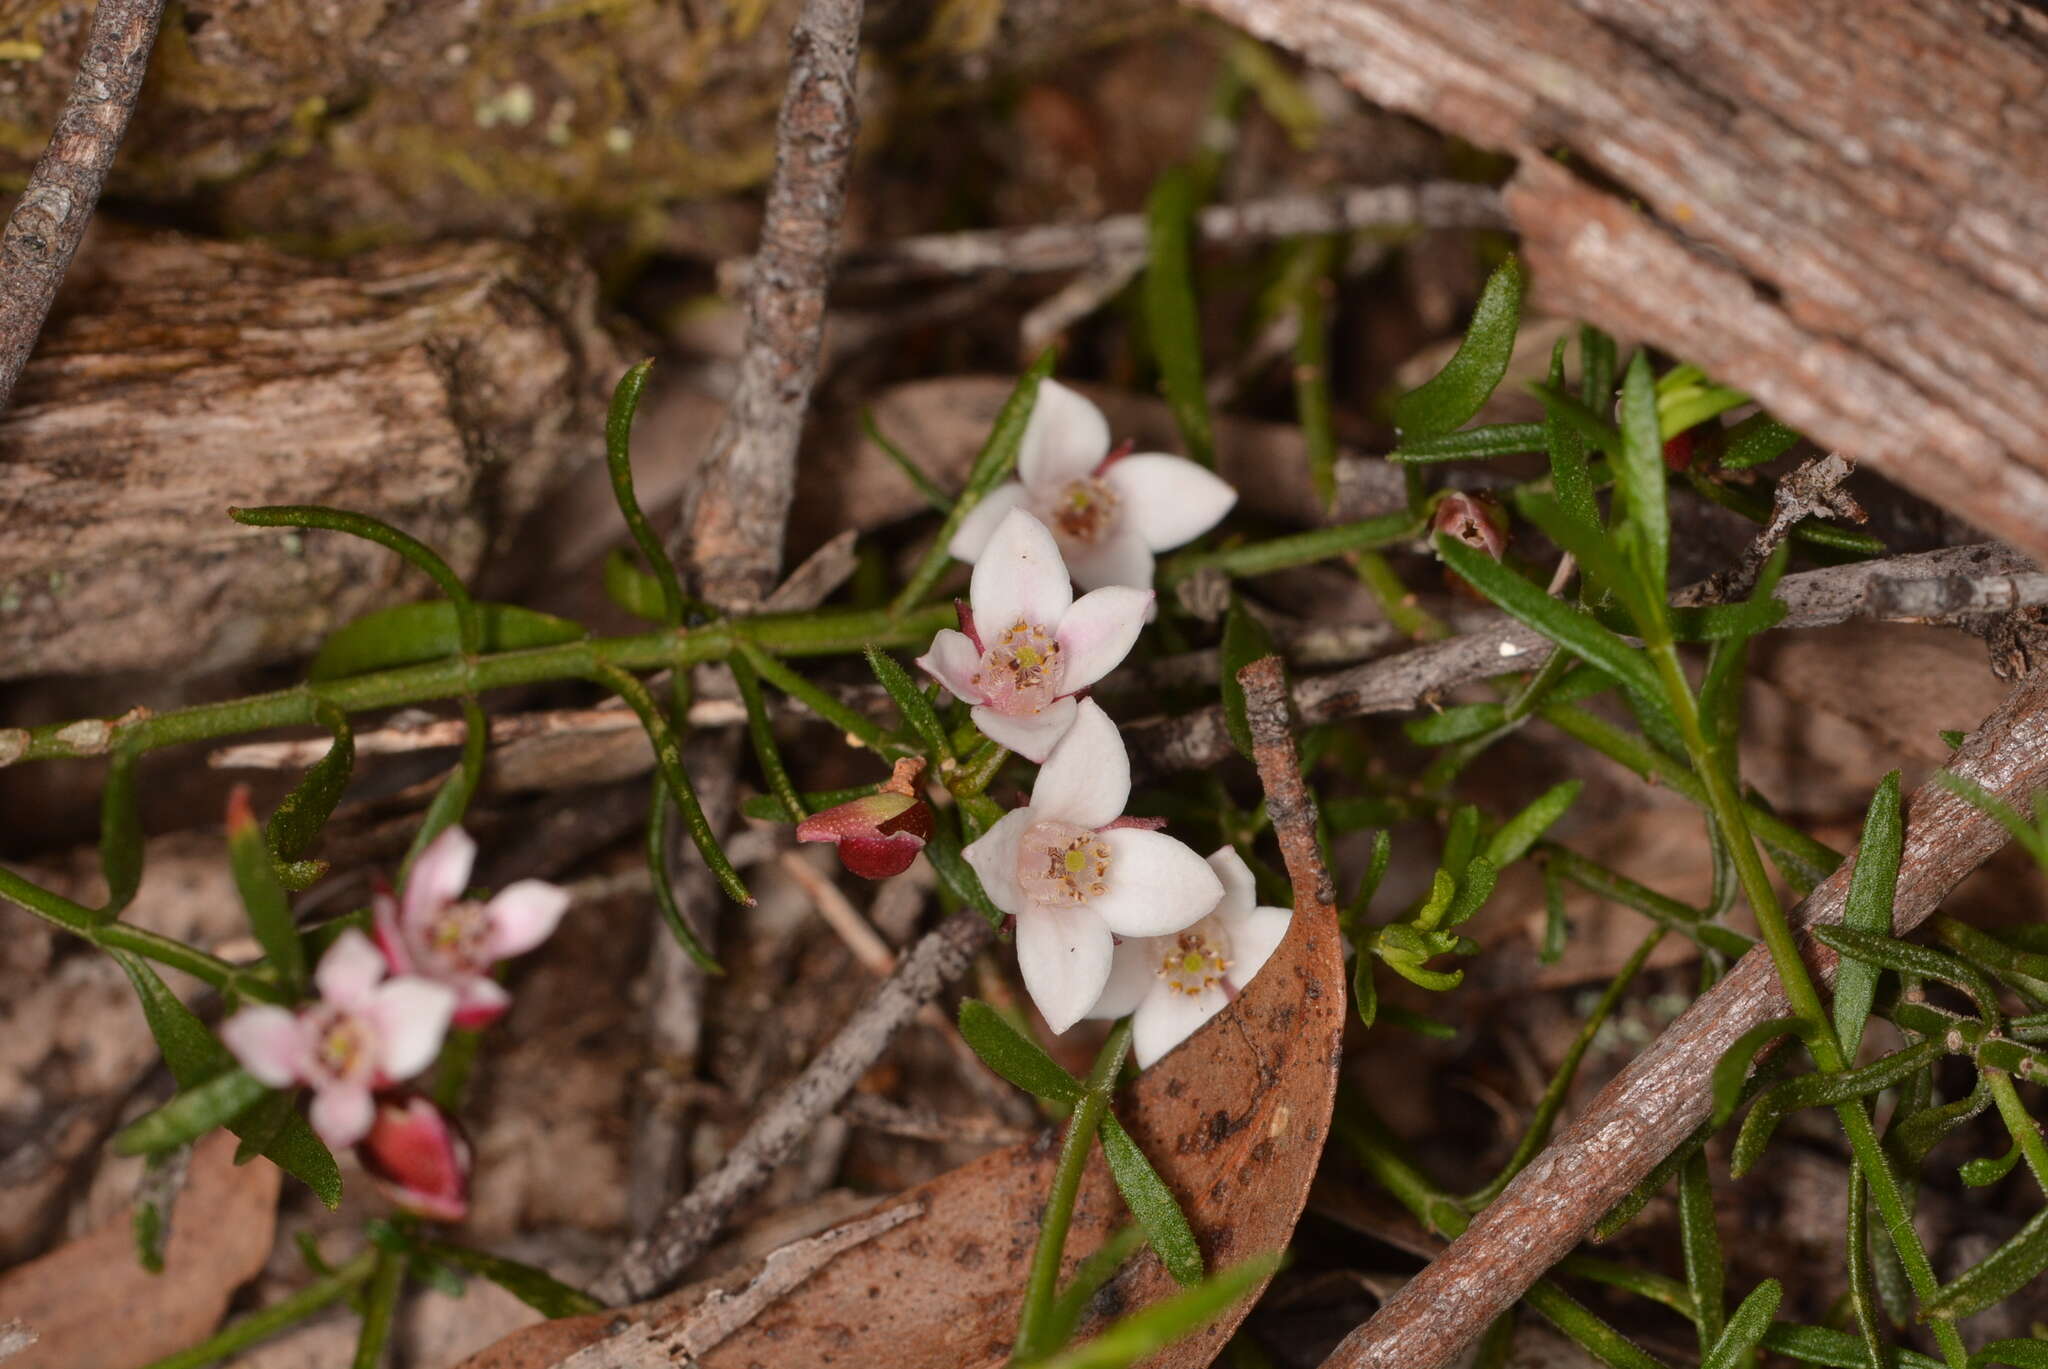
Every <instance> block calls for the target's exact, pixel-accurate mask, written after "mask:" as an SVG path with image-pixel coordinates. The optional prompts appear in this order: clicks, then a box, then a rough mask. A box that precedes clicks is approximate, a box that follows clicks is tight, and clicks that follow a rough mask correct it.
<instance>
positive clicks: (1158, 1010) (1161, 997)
mask: <svg viewBox="0 0 2048 1369" xmlns="http://www.w3.org/2000/svg"><path fill="white" fill-rule="evenodd" d="M1229 1002H1230V996H1229V995H1228V994H1226V993H1224V992H1223V990H1221V989H1204V990H1203V991H1202V992H1201V993H1196V994H1186V993H1155V994H1149V995H1147V996H1146V998H1145V1001H1144V1002H1143V1003H1140V1004H1139V1005H1138V1010H1137V1012H1136V1013H1134V1014H1132V1017H1131V1054H1133V1055H1135V1056H1136V1057H1137V1058H1138V1068H1139V1069H1141V1070H1142V1069H1150V1068H1151V1067H1152V1065H1153V1063H1154V1062H1155V1061H1157V1060H1158V1059H1159V1058H1160V1057H1161V1056H1163V1055H1165V1054H1166V1053H1167V1052H1168V1051H1170V1050H1172V1049H1173V1048H1174V1047H1175V1046H1178V1045H1179V1044H1180V1043H1181V1042H1183V1041H1185V1040H1187V1039H1188V1038H1189V1037H1190V1036H1193V1035H1194V1034H1195V1029H1196V1028H1197V1027H1200V1026H1201V1025H1202V1024H1203V1023H1204V1022H1207V1021H1208V1020H1209V1019H1210V1018H1212V1017H1214V1016H1215V1015H1216V1014H1217V1013H1219V1012H1222V1011H1223V1008H1224V1005H1225V1004H1227V1003H1229Z"/></svg>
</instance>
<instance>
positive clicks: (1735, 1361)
mask: <svg viewBox="0 0 2048 1369" xmlns="http://www.w3.org/2000/svg"><path fill="white" fill-rule="evenodd" d="M1784 1291H1785V1290H1784V1289H1783V1288H1781V1287H1780V1286H1779V1284H1778V1281H1777V1280H1776V1279H1765V1280H1764V1281H1763V1282H1762V1283H1760V1284H1758V1285H1757V1286H1756V1287H1755V1288H1752V1289H1751V1290H1750V1291H1749V1296H1748V1297H1746V1298H1744V1299H1743V1300H1742V1306H1740V1307H1738V1308H1736V1309H1735V1315H1734V1316H1732V1317H1730V1318H1729V1319H1728V1329H1727V1330H1725V1331H1723V1332H1722V1333H1721V1339H1719V1340H1718V1341H1715V1342H1714V1348H1713V1349H1712V1350H1709V1351H1708V1352H1707V1353H1706V1355H1705V1356H1704V1357H1703V1358H1702V1359H1701V1360H1700V1369H1737V1366H1738V1365H1740V1364H1742V1363H1743V1362H1744V1360H1745V1357H1746V1356H1747V1355H1748V1354H1749V1352H1750V1351H1751V1350H1752V1349H1754V1348H1755V1347H1756V1343H1757V1342H1758V1341H1760V1340H1762V1339H1763V1338H1764V1332H1766V1331H1768V1330H1770V1329H1771V1318H1772V1317H1774V1316H1776V1315H1777V1312H1778V1303H1779V1301H1780V1299H1781V1298H1782V1297H1783V1296H1784Z"/></svg>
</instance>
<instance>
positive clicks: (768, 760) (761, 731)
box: [726, 653, 805, 822]
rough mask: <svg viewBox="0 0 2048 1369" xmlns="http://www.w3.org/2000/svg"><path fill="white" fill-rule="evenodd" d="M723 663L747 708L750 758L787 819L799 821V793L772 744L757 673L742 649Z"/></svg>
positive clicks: (801, 805)
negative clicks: (751, 757)
mask: <svg viewBox="0 0 2048 1369" xmlns="http://www.w3.org/2000/svg"><path fill="white" fill-rule="evenodd" d="M726 664H727V665H728V666H730V667H731V669H732V677H733V682H734V684H735V685H736V686H737V687H738V689H739V695H740V703H741V705H742V706H743V707H745V709H746V710H747V737H748V739H749V740H750V741H752V742H753V745H754V760H755V762H756V763H757V764H758V765H759V766H760V767H761V778H762V779H764V780H766V781H767V783H768V792H769V793H771V794H773V795H774V796H775V799H776V802H777V803H779V804H781V806H782V808H783V811H784V812H785V813H786V814H787V815H788V819H787V820H788V821H790V822H801V821H803V819H804V817H805V811H804V801H803V796H802V795H801V794H799V793H797V788H796V782H795V781H794V780H792V779H790V777H789V770H788V768H787V767H786V766H784V765H783V763H782V751H781V748H779V747H778V746H776V744H775V724H774V722H773V721H772V720H771V719H770V718H769V716H768V706H767V703H766V701H765V700H764V699H763V698H762V696H761V677H760V675H759V673H758V672H756V671H755V669H754V667H753V665H752V664H751V663H749V662H748V660H747V657H746V655H745V653H740V654H736V655H734V656H733V657H731V658H730V659H729V660H728V661H727V662H726Z"/></svg>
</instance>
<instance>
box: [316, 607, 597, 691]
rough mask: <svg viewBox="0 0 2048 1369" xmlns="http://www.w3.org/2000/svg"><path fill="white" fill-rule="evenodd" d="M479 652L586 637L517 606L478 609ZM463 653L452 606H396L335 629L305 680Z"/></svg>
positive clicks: (578, 628) (578, 627) (579, 629)
mask: <svg viewBox="0 0 2048 1369" xmlns="http://www.w3.org/2000/svg"><path fill="white" fill-rule="evenodd" d="M475 607H476V610H477V617H478V619H479V621H480V623H481V629H480V631H481V637H480V645H479V646H478V647H477V650H479V651H485V652H493V651H523V650H525V649H526V648H528V647H536V646H555V645H557V644H559V643H562V642H573V641H576V640H577V639H578V638H581V637H583V636H586V635H587V634H586V633H585V631H584V629H583V626H582V624H580V623H572V622H570V621H569V620H568V619H567V618H557V617H555V616H554V615H553V614H551V613H537V612H535V611H534V610H532V609H530V608H520V607H519V606H518V605H516V604H478V605H476V606H475ZM461 649H462V637H461V632H460V628H459V623H458V620H457V615H456V611H455V606H454V605H453V604H450V603H449V602H448V601H447V600H445V599H429V600H426V601H424V602H421V603H417V604H398V605H396V606H394V607H392V608H386V609H379V610H378V611H377V612H375V613H366V614H364V615H363V616H362V617H360V618H357V619H356V620H354V621H353V622H350V623H347V624H345V625H343V626H342V627H339V628H336V629H335V630H334V631H333V632H332V633H330V634H329V635H328V638H327V640H326V641H324V642H322V643H321V644H320V650H319V651H318V652H317V653H315V655H314V657H313V663H312V664H311V665H310V666H308V667H307V668H306V678H307V679H308V680H311V681H312V682H314V683H315V684H318V683H322V682H324V681H328V680H339V679H343V678H345V677H347V676H350V675H363V674H367V673H369V672H371V671H374V670H392V669H396V668H397V667H399V666H408V665H422V664H424V663H426V662H428V661H439V660H443V659H445V658H447V657H449V656H453V655H454V654H455V653H456V652H458V651H460V650H461Z"/></svg>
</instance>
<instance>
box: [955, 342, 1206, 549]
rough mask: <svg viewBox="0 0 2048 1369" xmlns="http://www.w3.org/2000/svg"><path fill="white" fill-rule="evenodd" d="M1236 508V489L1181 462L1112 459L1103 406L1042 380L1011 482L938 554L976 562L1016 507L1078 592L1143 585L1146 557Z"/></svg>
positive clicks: (1154, 455)
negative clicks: (1056, 551) (1060, 560)
mask: <svg viewBox="0 0 2048 1369" xmlns="http://www.w3.org/2000/svg"><path fill="white" fill-rule="evenodd" d="M1235 503H1237V491H1236V490H1234V489H1232V488H1231V487H1230V486H1229V485H1226V484H1225V483H1223V481H1221V480H1220V479H1218V478H1217V477H1216V476H1215V475H1214V474H1213V473H1211V472H1210V471H1207V470H1205V469H1203V468H1202V467H1201V466H1199V465H1197V464H1195V463H1194V462H1192V461H1190V460H1188V459H1187V458H1186V457H1181V456H1168V455H1165V454H1164V453H1161V452H1139V453H1136V454H1135V455H1130V456H1125V455H1121V454H1117V455H1112V454H1111V452H1110V449H1109V420H1108V419H1107V418H1105V417H1103V414H1102V410H1100V409H1098V408H1096V407H1095V405H1094V404H1093V403H1091V402H1090V401H1088V400H1087V399H1084V398H1083V397H1082V396H1080V395H1078V394H1076V393H1075V392H1074V391H1072V390H1070V389H1068V388H1067V387H1066V386H1064V385H1062V384H1060V383H1059V382H1058V381H1054V380H1045V381H1040V382H1039V385H1038V402H1037V403H1036V404H1034V405H1033V406H1032V409H1031V421H1030V423H1029V424H1028V425H1027V426H1026V427H1025V429H1024V441H1023V445H1022V446H1020V447H1019V448H1018V449H1017V478H1016V479H1015V480H1014V481H1011V482H1010V483H1008V484H1004V485H998V486H997V487H996V488H995V489H993V490H990V491H989V492H988V494H987V496H986V497H985V498H983V499H982V501H981V502H980V503H979V504H977V505H975V506H974V508H973V509H972V510H970V511H969V512H968V514H967V516H966V517H965V518H963V519H961V520H960V527H959V528H958V530H957V531H955V532H954V534H953V540H952V541H951V542H950V543H948V544H947V547H946V550H947V551H949V552H951V553H952V554H953V555H954V556H955V557H956V558H958V559H959V560H962V561H978V560H979V559H980V557H981V555H982V549H983V548H984V547H986V546H988V545H989V543H990V540H991V539H992V538H993V537H994V535H995V531H996V528H997V526H998V525H999V524H1000V523H1001V522H1002V521H1003V518H1004V516H1005V515H1007V514H1008V513H1009V512H1010V511H1011V510H1012V509H1024V510H1026V511H1028V512H1030V513H1033V514H1035V515H1037V516H1038V518H1039V519H1041V520H1042V521H1043V522H1044V523H1045V525H1046V526H1047V527H1049V528H1051V529H1052V531H1053V535H1054V536H1055V537H1057V538H1058V539H1059V545H1060V550H1061V551H1062V552H1063V553H1064V554H1065V555H1066V560H1067V569H1069V570H1071V571H1072V572H1073V573H1074V581H1075V583H1076V584H1078V585H1080V586H1081V588H1083V589H1100V588H1102V587H1103V586H1104V585H1136V586H1138V587H1139V588H1141V589H1150V588H1151V586H1152V567H1153V553H1155V552H1161V551H1165V550H1167V549H1168V548H1171V547H1177V546H1179V545H1181V543H1183V542H1192V541H1194V539H1195V538H1197V537H1200V536H1201V535H1202V534H1203V533H1205V532H1207V531H1208V530H1209V529H1211V528H1213V527H1215V526H1216V525H1217V524H1218V523H1219V522H1221V521H1222V520H1223V515H1224V514H1226V513H1229V512H1230V509H1231V506H1232V505H1234V504H1235Z"/></svg>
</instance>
